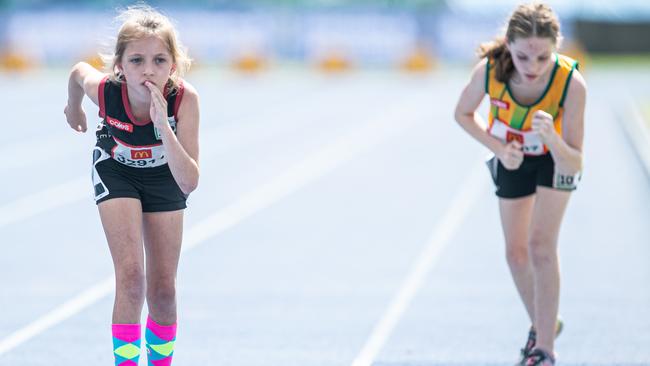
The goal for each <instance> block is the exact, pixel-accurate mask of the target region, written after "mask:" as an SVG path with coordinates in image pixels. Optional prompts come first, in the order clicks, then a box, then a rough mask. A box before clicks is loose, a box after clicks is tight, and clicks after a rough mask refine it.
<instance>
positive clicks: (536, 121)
mask: <svg viewBox="0 0 650 366" xmlns="http://www.w3.org/2000/svg"><path fill="white" fill-rule="evenodd" d="M532 128H533V131H535V132H537V133H538V134H539V136H540V138H541V139H542V142H543V143H544V144H548V143H549V142H551V141H552V140H553V139H554V138H556V137H557V136H558V134H557V133H556V132H555V126H554V125H553V116H551V115H550V114H548V113H546V112H544V111H537V112H535V114H533V121H532Z"/></svg>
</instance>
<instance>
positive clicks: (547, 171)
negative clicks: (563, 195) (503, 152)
mask: <svg viewBox="0 0 650 366" xmlns="http://www.w3.org/2000/svg"><path fill="white" fill-rule="evenodd" d="M487 165H488V168H489V169H490V173H491V174H492V179H493V180H494V184H495V185H496V188H497V190H496V195H497V196H498V197H501V198H519V197H525V196H529V195H531V194H534V193H535V192H536V191H537V186H542V187H549V188H554V189H559V190H563V191H573V190H575V189H576V185H577V183H578V180H579V179H580V177H579V176H576V177H566V176H560V175H556V174H555V162H554V161H553V157H552V156H551V154H550V153H547V154H544V155H539V156H525V157H524V161H523V162H522V163H521V166H519V168H518V169H515V170H508V169H506V168H505V167H504V166H503V164H501V162H500V161H499V159H497V158H496V157H493V158H492V159H490V160H489V161H488V162H487ZM567 180H569V181H570V182H567Z"/></svg>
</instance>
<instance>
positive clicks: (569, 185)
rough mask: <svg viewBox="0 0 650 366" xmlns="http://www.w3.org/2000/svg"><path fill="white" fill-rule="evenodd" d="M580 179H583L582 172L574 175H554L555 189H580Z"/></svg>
mask: <svg viewBox="0 0 650 366" xmlns="http://www.w3.org/2000/svg"><path fill="white" fill-rule="evenodd" d="M580 178H582V173H581V172H578V173H576V174H574V175H568V174H561V173H558V172H555V173H554V174H553V188H556V189H562V190H565V191H573V190H575V189H576V188H578V182H580Z"/></svg>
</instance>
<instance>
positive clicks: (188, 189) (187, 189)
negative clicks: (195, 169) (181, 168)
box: [178, 178, 199, 194]
mask: <svg viewBox="0 0 650 366" xmlns="http://www.w3.org/2000/svg"><path fill="white" fill-rule="evenodd" d="M178 186H179V188H180V189H181V191H183V193H185V194H190V193H192V192H194V191H195V190H196V188H197V187H198V186H199V180H198V178H197V179H192V180H189V181H187V182H182V183H181V184H179V185H178Z"/></svg>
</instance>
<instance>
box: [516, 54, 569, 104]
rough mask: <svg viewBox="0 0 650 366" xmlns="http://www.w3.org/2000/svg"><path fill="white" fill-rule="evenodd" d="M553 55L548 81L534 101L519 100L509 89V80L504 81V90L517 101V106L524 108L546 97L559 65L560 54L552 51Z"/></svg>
mask: <svg viewBox="0 0 650 366" xmlns="http://www.w3.org/2000/svg"><path fill="white" fill-rule="evenodd" d="M553 55H555V65H553V71H551V76H550V77H549V78H548V83H547V84H546V88H545V89H544V92H543V93H542V95H541V96H540V97H539V98H538V99H537V100H536V101H535V102H533V103H531V104H525V103H521V102H519V101H518V100H517V98H516V97H515V95H514V93H513V92H512V90H511V89H510V80H508V81H507V82H506V91H507V92H508V95H510V97H511V98H512V100H513V101H514V102H515V103H517V104H518V105H519V106H521V107H524V108H530V107H533V106H535V105H537V104H539V102H541V101H542V100H543V99H544V97H546V94H548V91H549V90H550V89H551V85H553V80H554V79H555V74H556V73H557V69H558V67H560V56H559V55H558V54H557V53H553Z"/></svg>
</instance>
